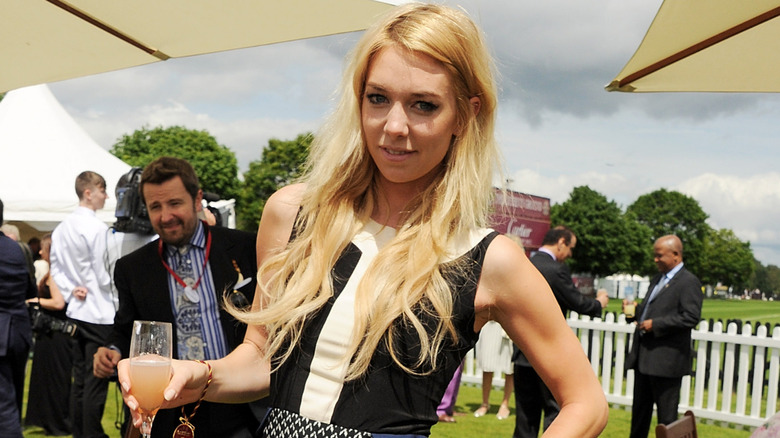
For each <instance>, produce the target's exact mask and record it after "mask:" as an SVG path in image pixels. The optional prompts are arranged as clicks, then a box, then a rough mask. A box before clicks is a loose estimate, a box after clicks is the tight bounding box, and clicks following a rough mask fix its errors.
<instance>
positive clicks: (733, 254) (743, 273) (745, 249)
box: [698, 229, 755, 289]
mask: <svg viewBox="0 0 780 438" xmlns="http://www.w3.org/2000/svg"><path fill="white" fill-rule="evenodd" d="M754 260H755V259H754V257H753V251H752V250H751V249H750V243H749V242H742V241H741V240H739V238H738V237H737V236H736V235H735V234H734V232H733V231H731V230H728V229H720V230H712V231H711V232H710V233H708V235H707V239H706V240H705V241H704V257H703V258H702V267H703V269H702V270H701V271H699V273H698V275H699V278H700V279H701V281H702V283H704V284H716V283H721V284H723V285H724V286H734V287H735V288H737V289H743V288H744V287H745V286H746V285H747V284H748V281H749V280H750V276H751V274H753V270H754V269H755V265H754Z"/></svg>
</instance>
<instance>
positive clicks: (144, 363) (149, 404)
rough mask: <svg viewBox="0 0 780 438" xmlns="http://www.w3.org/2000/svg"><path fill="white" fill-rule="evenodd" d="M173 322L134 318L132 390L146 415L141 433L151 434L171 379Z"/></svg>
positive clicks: (131, 370) (131, 351) (131, 347)
mask: <svg viewBox="0 0 780 438" xmlns="http://www.w3.org/2000/svg"><path fill="white" fill-rule="evenodd" d="M171 344H172V341H171V323H169V322H158V321H134V322H133V337H132V340H131V341H130V386H131V390H130V393H131V394H133V397H135V399H136V401H138V409H139V410H140V411H141V415H142V416H143V424H142V425H141V434H142V435H143V436H144V438H148V437H149V434H151V433H152V422H153V421H154V416H155V415H156V414H157V410H158V409H160V406H162V403H163V399H164V397H163V391H165V388H166V387H167V386H168V381H169V380H170V379H171Z"/></svg>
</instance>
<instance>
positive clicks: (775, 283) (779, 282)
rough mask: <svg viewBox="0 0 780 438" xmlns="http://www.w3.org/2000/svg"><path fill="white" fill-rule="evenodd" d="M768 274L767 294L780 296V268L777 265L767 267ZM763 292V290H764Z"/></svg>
mask: <svg viewBox="0 0 780 438" xmlns="http://www.w3.org/2000/svg"><path fill="white" fill-rule="evenodd" d="M766 272H767V284H768V287H767V290H766V291H765V292H767V294H774V295H778V294H780V267H777V266H775V265H769V266H767V267H766ZM762 290H763V289H762Z"/></svg>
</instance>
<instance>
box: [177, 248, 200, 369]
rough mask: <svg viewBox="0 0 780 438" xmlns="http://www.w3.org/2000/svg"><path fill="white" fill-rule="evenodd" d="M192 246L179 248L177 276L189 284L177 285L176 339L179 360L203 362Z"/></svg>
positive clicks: (198, 300)
mask: <svg viewBox="0 0 780 438" xmlns="http://www.w3.org/2000/svg"><path fill="white" fill-rule="evenodd" d="M189 250H190V245H187V246H185V247H181V248H179V251H178V252H177V254H178V256H179V260H178V262H179V263H178V264H177V266H176V274H177V275H178V276H179V277H181V279H182V280H184V282H185V283H187V285H188V287H187V288H185V287H182V286H181V285H180V284H178V283H176V303H175V306H174V309H175V312H176V315H175V316H176V318H175V320H176V339H177V346H176V347H177V348H178V352H179V359H188V360H203V359H205V353H204V351H203V349H204V343H203V328H202V327H201V321H200V316H201V315H200V305H199V304H198V303H199V302H200V299H199V296H198V289H197V288H194V285H195V281H196V280H195V271H194V269H193V268H192V257H190V251H189Z"/></svg>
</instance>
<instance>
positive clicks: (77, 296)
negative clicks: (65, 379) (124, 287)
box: [50, 171, 116, 438]
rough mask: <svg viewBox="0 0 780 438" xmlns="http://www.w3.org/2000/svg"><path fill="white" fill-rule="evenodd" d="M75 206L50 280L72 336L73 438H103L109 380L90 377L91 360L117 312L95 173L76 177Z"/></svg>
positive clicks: (56, 247) (57, 242)
mask: <svg viewBox="0 0 780 438" xmlns="http://www.w3.org/2000/svg"><path fill="white" fill-rule="evenodd" d="M76 194H77V195H78V197H79V206H78V207H77V208H76V210H75V211H73V213H71V214H70V215H69V216H68V217H67V218H65V220H64V221H62V222H61V223H60V224H59V225H58V226H57V228H55V230H54V232H53V233H52V246H51V256H50V257H51V276H52V278H53V279H54V281H55V283H57V286H59V288H60V290H61V291H62V295H63V296H64V298H65V301H66V302H67V303H68V307H67V315H68V318H70V319H71V320H73V321H74V322H75V323H76V324H77V326H78V329H77V330H76V336H75V341H76V343H77V346H76V348H74V358H73V385H72V387H71V391H72V394H71V400H72V402H73V405H72V406H71V419H72V428H73V437H74V438H93V437H94V438H102V437H107V436H108V435H106V434H105V432H104V431H103V426H102V424H101V420H102V418H103V409H104V407H105V404H106V392H107V390H108V380H105V379H99V378H97V377H95V376H94V375H93V374H92V356H93V355H94V354H95V352H96V351H97V348H98V347H100V346H102V345H104V344H105V342H106V339H107V338H108V336H109V335H110V333H111V328H112V325H113V322H114V314H115V313H116V307H115V305H114V297H113V294H112V290H111V276H110V275H109V269H108V263H109V261H108V258H107V253H106V237H107V234H108V226H107V225H106V224H105V223H103V222H102V221H101V220H100V219H98V217H97V215H96V214H95V211H96V210H99V209H101V208H103V205H104V204H105V202H106V199H108V194H107V193H106V181H105V179H103V177H102V176H100V175H99V174H97V173H95V172H91V171H85V172H82V173H81V174H79V176H78V177H76Z"/></svg>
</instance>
